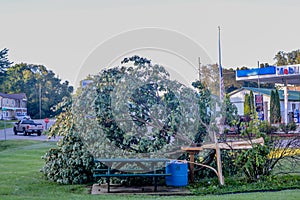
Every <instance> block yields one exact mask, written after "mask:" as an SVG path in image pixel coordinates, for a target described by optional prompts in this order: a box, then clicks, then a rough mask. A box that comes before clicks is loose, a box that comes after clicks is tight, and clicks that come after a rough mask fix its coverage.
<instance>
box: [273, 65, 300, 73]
mask: <svg viewBox="0 0 300 200" xmlns="http://www.w3.org/2000/svg"><path fill="white" fill-rule="evenodd" d="M276 74H277V75H287V74H289V75H293V74H300V65H285V66H278V67H276Z"/></svg>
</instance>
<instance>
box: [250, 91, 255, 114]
mask: <svg viewBox="0 0 300 200" xmlns="http://www.w3.org/2000/svg"><path fill="white" fill-rule="evenodd" d="M249 99H250V101H249V103H250V113H251V114H254V112H255V106H254V95H253V92H252V90H251V91H250V96H249Z"/></svg>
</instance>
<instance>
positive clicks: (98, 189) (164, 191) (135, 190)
mask: <svg viewBox="0 0 300 200" xmlns="http://www.w3.org/2000/svg"><path fill="white" fill-rule="evenodd" d="M91 194H122V195H123V194H147V195H166V196H168V195H191V194H192V193H191V192H190V191H189V190H188V189H187V188H185V187H167V186H158V188H157V191H156V192H155V191H154V186H141V187H138V186H131V187H127V186H120V185H111V186H110V193H108V192H107V185H106V184H103V185H99V184H94V185H93V187H92V191H91Z"/></svg>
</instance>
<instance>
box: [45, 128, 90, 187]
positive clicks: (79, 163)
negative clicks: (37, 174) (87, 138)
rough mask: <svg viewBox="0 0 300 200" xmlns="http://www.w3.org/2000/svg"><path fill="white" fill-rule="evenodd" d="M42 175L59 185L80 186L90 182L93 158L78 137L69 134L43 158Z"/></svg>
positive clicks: (72, 133) (74, 134)
mask: <svg viewBox="0 0 300 200" xmlns="http://www.w3.org/2000/svg"><path fill="white" fill-rule="evenodd" d="M42 158H43V159H44V160H45V162H46V163H45V165H44V167H43V168H42V170H41V171H42V172H43V174H44V175H45V176H46V178H47V179H48V180H51V181H54V182H58V183H61V184H82V183H88V182H90V181H91V180H92V169H93V166H94V162H93V161H94V159H93V156H92V155H91V154H90V153H89V152H88V151H87V150H86V149H85V148H84V146H83V143H82V141H81V139H80V137H79V136H78V135H77V134H76V133H74V132H71V133H69V134H68V135H66V136H65V137H64V138H63V139H62V141H61V142H60V143H59V144H58V148H55V149H50V150H49V151H48V152H47V153H46V154H45V155H44V156H43V157H42Z"/></svg>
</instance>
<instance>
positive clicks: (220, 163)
mask: <svg viewBox="0 0 300 200" xmlns="http://www.w3.org/2000/svg"><path fill="white" fill-rule="evenodd" d="M216 157H217V167H218V178H219V182H220V184H221V185H224V177H223V172H222V160H221V151H220V147H219V144H218V142H216Z"/></svg>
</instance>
